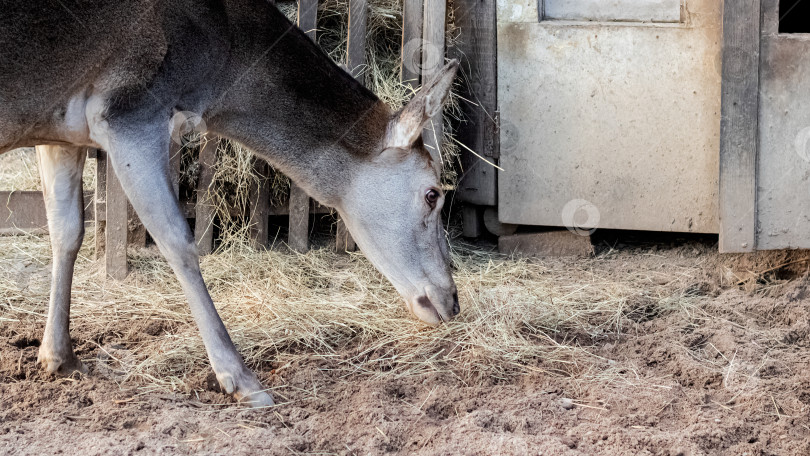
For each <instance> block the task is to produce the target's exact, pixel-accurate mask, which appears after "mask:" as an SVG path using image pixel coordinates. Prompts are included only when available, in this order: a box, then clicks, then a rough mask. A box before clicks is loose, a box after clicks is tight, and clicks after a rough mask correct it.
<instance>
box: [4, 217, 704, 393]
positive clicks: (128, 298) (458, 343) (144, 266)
mask: <svg viewBox="0 0 810 456" xmlns="http://www.w3.org/2000/svg"><path fill="white" fill-rule="evenodd" d="M91 233H92V230H91ZM0 244H2V245H3V248H2V249H0V252H2V253H0V297H2V299H1V300H0V320H2V321H17V320H27V321H31V322H37V323H38V324H41V323H42V322H43V321H44V318H45V312H46V308H47V294H48V286H49V280H48V279H49V278H48V275H49V274H48V272H47V265H48V262H49V249H48V245H47V242H46V240H45V239H44V238H37V237H18V238H14V239H9V238H4V239H0ZM91 245H92V239H88V241H87V242H86V243H85V247H84V248H83V250H82V252H81V255H80V260H79V264H78V266H77V274H76V280H75V284H74V291H73V298H74V299H73V302H74V304H73V308H72V315H73V316H72V328H73V336H74V339H75V340H76V341H77V343H78V344H79V347H80V348H79V353H80V355H81V356H82V357H83V358H85V360H87V361H89V363H90V364H93V363H94V362H95V363H96V364H98V363H107V362H108V360H109V356H110V355H109V354H108V352H113V351H115V352H116V353H121V350H122V349H126V350H128V353H129V354H128V355H127V357H128V358H127V359H128V360H127V362H126V363H121V366H124V367H126V369H128V370H127V372H126V375H125V376H121V375H120V373H117V374H116V375H118V376H119V377H121V381H123V382H135V383H136V384H141V385H151V386H152V387H155V388H165V389H171V390H178V391H185V392H188V391H190V390H191V389H193V388H195V387H199V375H201V374H202V373H204V372H206V371H207V369H208V368H207V367H206V366H207V360H206V357H205V350H204V348H203V345H202V340H201V338H200V336H199V334H198V331H197V329H196V327H195V325H194V323H193V321H192V318H191V315H190V312H189V309H188V307H187V305H186V302H185V298H184V296H183V294H182V291H181V289H180V287H179V285H178V283H177V281H176V280H175V278H174V276H173V274H172V273H171V271H170V269H169V268H168V266H167V265H166V263H165V262H164V261H163V260H162V258H160V257H159V255H157V254H156V252H154V251H152V250H143V251H140V252H137V253H135V255H134V256H133V257H132V258H131V261H132V266H133V272H132V274H131V276H130V277H129V278H128V279H127V280H126V281H124V282H114V281H107V280H104V279H103V276H102V275H101V272H100V268H99V267H98V264H96V263H95V262H93V261H92V260H90V256H91V251H90V246H91ZM453 258H454V261H455V263H456V265H457V270H456V272H455V277H456V281H457V284H458V288H459V297H460V300H461V302H462V310H463V311H462V314H461V315H460V318H459V320H458V321H454V322H451V323H449V324H446V325H443V326H441V327H439V328H427V327H425V326H424V325H423V324H421V323H419V322H418V321H416V320H415V319H413V318H412V317H411V316H409V315H408V314H407V312H406V311H405V309H404V306H403V305H402V304H401V298H400V297H399V296H398V295H397V293H396V292H395V290H394V289H393V287H392V286H391V285H390V284H389V283H388V282H387V281H386V280H385V279H384V278H383V277H381V275H380V274H378V273H377V272H376V270H375V269H374V268H373V267H372V266H371V265H370V264H369V263H368V262H367V261H366V260H365V259H364V258H363V257H362V255H359V254H356V255H349V256H344V255H337V254H334V253H332V252H331V251H330V250H328V249H320V250H313V251H311V252H309V253H307V254H305V255H296V254H290V253H288V252H287V251H286V250H285V251H278V250H270V251H268V252H263V253H255V252H253V251H251V250H249V249H236V248H233V249H228V250H223V251H222V252H221V253H219V254H215V255H210V256H207V257H205V258H204V259H203V263H202V268H203V272H204V275H205V278H206V281H207V283H208V285H209V289H210V290H211V294H212V296H213V298H214V301H215V302H216V304H217V308H218V309H219V311H220V314H221V315H222V317H223V319H224V321H225V324H226V326H227V327H228V328H229V330H230V333H231V336H232V337H233V340H234V342H235V343H236V344H237V346H238V347H239V349H240V351H241V353H242V354H243V356H244V357H245V359H246V361H247V363H248V365H249V366H251V367H252V368H254V369H257V370H259V371H262V372H267V371H268V370H270V369H271V368H273V369H275V370H279V369H283V368H284V367H285V366H289V365H295V364H296V363H302V362H313V361H316V362H318V363H322V365H324V366H325V368H328V369H331V370H336V371H339V372H344V373H345V374H346V375H352V374H355V375H356V374H361V375H367V376H372V377H385V376H396V377H405V376H414V375H421V374H428V373H437V372H440V373H447V374H450V375H453V376H456V377H458V378H460V379H463V380H465V381H471V382H474V381H481V380H482V379H508V378H512V377H514V376H516V375H520V374H523V373H527V372H548V373H552V374H554V375H564V376H571V377H575V376H579V375H585V374H586V373H588V372H591V373H592V372H595V371H599V369H600V367H599V366H602V365H603V360H601V359H600V358H598V357H596V356H594V355H591V354H590V353H589V351H588V347H589V346H590V345H592V344H594V343H595V342H596V341H600V340H605V339H606V338H607V339H610V338H612V337H616V336H617V335H618V334H619V333H620V332H622V331H623V326H626V325H632V324H633V322H634V318H635V317H634V313H635V312H637V311H638V309H639V308H641V307H640V304H639V303H643V310H644V312H653V313H666V312H672V311H674V310H678V309H682V308H683V307H688V306H691V305H692V297H691V296H690V295H689V294H688V293H686V292H684V291H683V290H685V289H686V285H687V283H688V282H689V281H690V280H691V279H692V274H693V272H694V271H691V270H690V269H687V268H683V267H671V268H669V269H668V270H667V272H666V275H667V278H668V280H666V281H662V280H660V277H657V276H656V277H654V278H650V277H646V276H640V275H639V274H638V270H635V271H630V272H627V273H619V272H617V271H616V270H615V269H614V270H612V271H611V268H601V267H600V260H599V259H595V260H582V261H573V262H572V261H570V260H567V261H547V262H536V261H527V260H512V259H508V258H505V257H502V256H500V255H496V254H491V253H486V252H482V251H477V250H471V249H468V248H466V247H464V246H463V245H460V244H457V243H455V244H454V253H453ZM654 273H655V274H657V275H660V274H662V273H661V272H660V268H659V267H658V266H656V269H655V271H654ZM661 283H666V285H661ZM35 326H36V325H35ZM40 327H41V326H40ZM36 331H41V329H40V330H36ZM30 336H31V337H41V335H40V334H36V333H33V334H31V335H30ZM86 340H91V341H93V342H92V343H86V342H85V341H86ZM99 347H105V350H100V348H99ZM109 347H112V349H110V348H109ZM94 356H95V357H97V358H98V359H92V357H94ZM88 357H90V358H91V359H87V358H88ZM105 366H106V364H105ZM121 366H119V367H117V368H116V369H118V370H119V371H120V369H123V368H124V367H121ZM102 367H104V366H102ZM102 370H103V369H102ZM116 372H118V371H116ZM589 375H591V374H589ZM116 378H118V377H116Z"/></svg>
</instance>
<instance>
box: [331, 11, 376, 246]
mask: <svg viewBox="0 0 810 456" xmlns="http://www.w3.org/2000/svg"><path fill="white" fill-rule="evenodd" d="M367 19H368V2H367V1H366V0H349V36H348V37H347V41H348V43H347V48H348V52H347V62H346V67H347V68H348V69H349V72H350V73H351V74H352V76H354V77H355V78H357V79H358V80H359V81H360V83H362V84H363V85H365V75H364V72H365V66H366V23H367ZM356 248H357V244H355V242H354V239H352V235H351V233H349V229H348V227H346V224H345V223H344V222H343V219H342V218H340V217H339V216H338V221H337V235H336V236H335V249H336V250H337V251H338V252H351V251H354V250H355V249H356Z"/></svg>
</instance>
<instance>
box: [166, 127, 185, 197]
mask: <svg viewBox="0 0 810 456" xmlns="http://www.w3.org/2000/svg"><path fill="white" fill-rule="evenodd" d="M179 140H181V138H178V141H179ZM182 158H183V146H182V144H178V143H177V142H175V141H171V143H170V144H169V177H170V178H171V180H172V187H173V188H174V195H175V196H176V197H177V199H178V201H179V200H180V162H181V161H182Z"/></svg>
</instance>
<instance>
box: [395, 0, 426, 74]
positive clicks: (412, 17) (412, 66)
mask: <svg viewBox="0 0 810 456" xmlns="http://www.w3.org/2000/svg"><path fill="white" fill-rule="evenodd" d="M422 2H423V0H404V1H403V3H402V66H401V67H400V80H401V81H402V82H403V83H405V84H407V85H409V86H411V87H412V88H414V89H415V88H417V87H419V80H420V77H421V68H422V21H423V20H424V17H423V16H422V6H423V5H422Z"/></svg>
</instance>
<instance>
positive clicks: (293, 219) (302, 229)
mask: <svg viewBox="0 0 810 456" xmlns="http://www.w3.org/2000/svg"><path fill="white" fill-rule="evenodd" d="M298 27H299V28H300V29H301V30H303V31H304V32H306V34H307V36H309V37H310V38H311V39H312V41H315V38H316V36H315V30H316V29H317V27H318V0H299V1H298ZM287 243H288V244H289V246H290V247H291V248H292V249H293V250H296V251H298V252H306V251H308V250H309V195H307V194H306V193H305V192H304V191H303V190H302V189H301V187H299V186H297V185H295V183H294V182H290V231H289V238H288V240H287Z"/></svg>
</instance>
